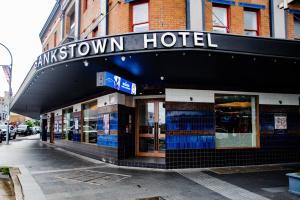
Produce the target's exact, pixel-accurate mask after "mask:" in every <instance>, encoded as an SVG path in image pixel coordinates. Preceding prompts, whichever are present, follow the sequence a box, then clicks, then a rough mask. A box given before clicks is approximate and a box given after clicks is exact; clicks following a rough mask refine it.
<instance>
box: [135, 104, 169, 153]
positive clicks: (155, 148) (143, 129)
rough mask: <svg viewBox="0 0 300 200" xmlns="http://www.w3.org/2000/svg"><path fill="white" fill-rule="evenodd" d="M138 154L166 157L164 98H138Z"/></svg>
mask: <svg viewBox="0 0 300 200" xmlns="http://www.w3.org/2000/svg"><path fill="white" fill-rule="evenodd" d="M136 103H137V115H136V116H137V123H136V124H137V126H136V141H137V143H136V154H137V156H147V157H165V136H166V110H165V102H164V100H163V99H159V100H158V99H155V100H137V102H136Z"/></svg>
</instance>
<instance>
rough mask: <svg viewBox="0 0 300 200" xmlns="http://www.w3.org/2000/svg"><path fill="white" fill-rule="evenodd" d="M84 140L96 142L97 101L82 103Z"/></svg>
mask: <svg viewBox="0 0 300 200" xmlns="http://www.w3.org/2000/svg"><path fill="white" fill-rule="evenodd" d="M82 130H83V138H84V142H87V143H97V101H94V102H91V103H87V104H84V105H83V129H82Z"/></svg>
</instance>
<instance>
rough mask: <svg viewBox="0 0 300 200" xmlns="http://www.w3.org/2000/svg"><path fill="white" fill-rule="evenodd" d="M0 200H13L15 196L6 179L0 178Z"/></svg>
mask: <svg viewBox="0 0 300 200" xmlns="http://www.w3.org/2000/svg"><path fill="white" fill-rule="evenodd" d="M0 199H1V200H2V199H3V200H14V199H15V196H14V194H13V192H12V189H11V185H10V183H9V181H8V180H7V179H3V178H1V177H0Z"/></svg>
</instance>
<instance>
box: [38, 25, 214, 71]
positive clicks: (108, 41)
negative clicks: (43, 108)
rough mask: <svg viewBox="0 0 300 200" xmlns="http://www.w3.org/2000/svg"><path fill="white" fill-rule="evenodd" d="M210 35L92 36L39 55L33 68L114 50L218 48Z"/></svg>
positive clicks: (152, 33)
mask: <svg viewBox="0 0 300 200" xmlns="http://www.w3.org/2000/svg"><path fill="white" fill-rule="evenodd" d="M213 36H214V35H213V34H211V33H205V32H191V31H170V32H148V33H135V34H125V35H120V36H111V37H103V38H93V39H90V40H82V41H78V42H74V43H68V44H65V45H62V46H59V47H57V48H54V49H51V50H50V51H47V52H45V53H43V54H42V55H40V56H39V57H38V59H37V61H36V68H37V69H40V68H43V67H46V66H49V65H54V64H59V63H61V62H65V61H71V60H73V59H74V60H75V59H80V58H88V57H94V56H105V55H113V54H115V53H122V52H124V53H126V52H139V51H147V50H149V51H155V50H165V49H182V48H193V49H196V48H200V49H203V48H213V49H216V48H218V44H217V43H216V42H215V41H214V38H213Z"/></svg>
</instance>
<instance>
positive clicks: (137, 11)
mask: <svg viewBox="0 0 300 200" xmlns="http://www.w3.org/2000/svg"><path fill="white" fill-rule="evenodd" d="M148 30H149V2H148V1H146V2H143V3H138V4H133V5H132V31H133V32H143V31H148Z"/></svg>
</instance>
